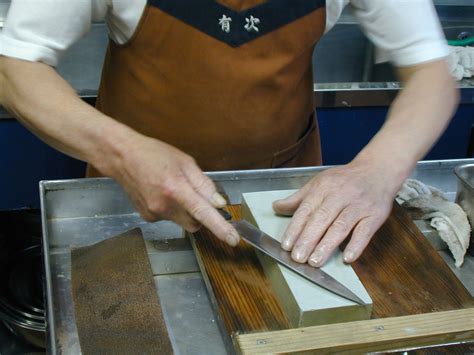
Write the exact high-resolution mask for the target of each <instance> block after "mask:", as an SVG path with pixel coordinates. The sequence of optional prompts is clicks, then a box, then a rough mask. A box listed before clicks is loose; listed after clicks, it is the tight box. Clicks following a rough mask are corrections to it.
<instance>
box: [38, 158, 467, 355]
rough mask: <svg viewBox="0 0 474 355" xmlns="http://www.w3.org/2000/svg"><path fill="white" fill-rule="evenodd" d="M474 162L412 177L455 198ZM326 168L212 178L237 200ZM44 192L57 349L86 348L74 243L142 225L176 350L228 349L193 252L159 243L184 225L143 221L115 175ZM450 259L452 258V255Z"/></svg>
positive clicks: (431, 168) (51, 339)
mask: <svg viewBox="0 0 474 355" xmlns="http://www.w3.org/2000/svg"><path fill="white" fill-rule="evenodd" d="M473 162H474V159H469V160H450V161H429V162H420V163H418V165H417V168H416V171H415V172H414V173H413V175H412V177H414V178H416V179H419V180H421V181H423V182H425V183H427V184H430V185H433V186H436V187H438V188H440V189H442V190H443V191H445V192H448V195H449V196H450V197H451V198H452V199H453V200H454V196H455V193H456V178H455V176H454V174H453V169H454V167H455V166H458V165H461V164H467V163H473ZM326 168H327V167H319V168H298V169H281V170H253V171H238V172H215V173H210V174H209V175H210V176H211V177H212V179H213V180H214V181H216V182H217V183H218V184H219V185H220V186H221V187H222V188H223V189H224V190H225V192H226V193H227V194H228V196H229V198H230V201H231V202H232V203H240V196H241V194H242V193H244V192H251V191H265V190H276V189H294V188H299V187H301V186H302V185H303V184H304V183H305V182H306V181H308V180H309V179H310V178H311V177H312V176H313V175H314V174H315V173H317V172H319V171H321V170H323V169H326ZM40 193H41V207H42V220H43V241H44V243H43V247H44V261H45V270H46V296H47V313H48V351H49V352H50V353H53V354H57V353H79V352H80V346H79V342H78V336H77V329H76V326H75V320H74V310H73V305H72V297H71V270H70V248H71V247H72V246H83V245H89V244H93V243H96V242H98V241H100V240H103V239H106V238H109V237H111V236H113V235H116V234H118V233H122V232H124V231H126V230H129V229H131V228H133V227H137V226H138V227H140V228H141V229H142V231H143V234H144V237H145V239H146V240H147V248H148V253H149V257H150V261H151V264H152V269H153V273H154V275H155V282H156V284H157V287H158V293H159V296H160V299H161V303H162V307H163V312H164V316H165V321H166V323H167V326H168V329H169V333H170V336H171V340H172V343H173V348H174V349H175V351H176V353H181V354H202V353H208V354H211V353H212V354H224V353H226V351H225V346H224V341H223V337H222V336H221V334H220V331H219V328H218V326H217V322H216V321H215V318H214V315H213V312H212V307H211V304H210V301H209V298H208V295H207V292H206V289H205V287H204V283H203V280H202V277H201V274H200V272H199V269H198V267H197V265H196V261H195V258H194V254H193V252H192V251H191V250H179V251H163V250H161V248H156V243H154V242H153V241H155V240H160V239H168V238H181V237H182V230H181V229H180V228H179V227H178V226H176V225H175V224H173V223H171V222H166V221H164V222H158V223H146V222H144V221H143V220H142V219H141V218H140V217H139V216H138V215H137V213H136V212H135V211H134V209H133V206H132V204H131V203H130V201H129V199H128V198H127V196H126V194H125V193H124V192H123V190H122V189H121V188H120V187H119V186H118V185H117V184H116V183H115V182H113V181H112V180H110V179H104V178H102V179H79V180H64V181H43V182H41V183H40ZM419 226H420V228H421V229H422V231H424V232H426V233H430V232H431V231H430V229H429V227H427V226H426V225H424V224H423V223H421V224H419ZM441 253H444V252H441ZM444 256H445V258H446V260H447V261H448V262H449V261H450V258H449V255H447V254H446V255H444ZM451 264H452V263H451ZM464 270H465V271H464ZM458 274H459V275H458V276H460V278H461V280H462V281H463V282H464V283H465V284H466V285H467V286H468V285H471V286H472V288H473V289H474V280H473V276H470V275H474V263H473V262H472V261H471V260H468V261H467V262H466V266H465V267H464V269H463V272H458ZM466 275H467V276H466ZM463 278H464V280H463ZM468 288H469V286H468ZM471 292H472V291H471Z"/></svg>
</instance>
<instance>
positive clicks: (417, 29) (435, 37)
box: [351, 0, 449, 67]
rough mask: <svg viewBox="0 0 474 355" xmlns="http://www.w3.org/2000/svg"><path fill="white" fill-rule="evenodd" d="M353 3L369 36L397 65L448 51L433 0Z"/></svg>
mask: <svg viewBox="0 0 474 355" xmlns="http://www.w3.org/2000/svg"><path fill="white" fill-rule="evenodd" d="M351 5H352V7H353V9H354V15H355V17H356V18H357V20H358V21H359V22H360V24H361V26H362V29H363V31H364V32H365V34H366V35H367V37H368V38H369V39H370V40H371V41H372V42H373V43H374V45H375V46H376V47H377V48H378V49H379V50H381V51H383V52H384V53H386V55H387V57H388V59H389V60H390V61H391V62H392V63H393V64H394V65H395V66H398V67H404V66H411V65H416V64H420V63H423V62H429V61H433V60H436V59H440V58H444V57H447V56H448V55H449V48H448V45H447V42H446V38H445V37H444V34H443V31H442V29H441V25H440V23H439V20H438V16H437V14H436V10H435V8H434V6H433V3H432V1H431V0H383V1H382V0H351Z"/></svg>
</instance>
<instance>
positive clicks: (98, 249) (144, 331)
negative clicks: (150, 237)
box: [71, 229, 173, 354]
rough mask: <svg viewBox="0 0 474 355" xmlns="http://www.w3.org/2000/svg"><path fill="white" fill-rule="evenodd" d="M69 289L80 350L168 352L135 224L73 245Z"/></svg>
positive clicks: (140, 239)
mask: <svg viewBox="0 0 474 355" xmlns="http://www.w3.org/2000/svg"><path fill="white" fill-rule="evenodd" d="M71 269H72V294H73V301H74V310H75V317H76V324H77V329H78V333H79V340H80V344H81V350H82V353H83V354H95V353H114V354H115V353H128V354H132V353H135V354H136V353H147V354H150V353H156V354H171V353H172V352H173V351H172V347H171V343H170V340H169V338H168V332H167V330H166V326H165V323H164V319H163V314H162V310H161V307H160V302H159V299H158V293H157V291H156V288H155V284H154V282H153V274H152V271H151V266H150V262H149V260H148V255H147V252H146V248H145V243H144V240H143V237H142V234H141V231H140V230H139V229H133V230H131V231H129V232H126V233H124V234H121V235H119V236H116V237H113V238H110V239H108V240H105V241H102V242H100V243H97V244H95V245H91V246H87V247H82V248H78V249H75V250H72V252H71Z"/></svg>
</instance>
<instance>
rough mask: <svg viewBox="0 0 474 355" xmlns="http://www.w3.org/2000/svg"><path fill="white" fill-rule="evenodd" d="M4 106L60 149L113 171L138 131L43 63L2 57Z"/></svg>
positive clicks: (0, 72)
mask: <svg viewBox="0 0 474 355" xmlns="http://www.w3.org/2000/svg"><path fill="white" fill-rule="evenodd" d="M0 83H1V85H0V104H1V105H2V106H4V107H5V108H6V109H7V110H8V111H10V112H11V113H12V114H13V115H14V116H15V117H16V118H17V119H18V120H19V121H20V122H21V123H22V124H23V125H25V126H26V127H27V128H29V129H30V130H31V131H33V132H34V133H35V134H36V135H38V136H39V137H40V138H41V139H43V140H44V141H45V142H46V143H48V144H49V145H51V146H53V147H55V148H56V149H58V150H60V151H62V152H64V153H66V154H68V155H71V156H74V157H76V158H78V159H81V160H84V161H88V162H90V163H92V164H94V165H95V166H96V167H98V168H99V169H100V170H101V171H102V172H103V173H104V174H108V172H109V170H111V166H112V165H113V164H114V160H119V159H120V156H121V154H122V153H121V152H122V150H125V149H126V148H125V147H126V145H127V142H129V141H130V140H131V139H132V138H133V137H136V136H137V135H138V133H136V132H134V131H133V130H131V129H130V128H128V127H126V126H124V125H122V124H120V123H118V122H117V121H115V120H113V119H112V118H110V117H108V116H106V115H104V114H102V113H100V112H99V111H98V110H96V109H95V108H93V107H91V106H90V105H88V104H87V103H85V102H83V101H82V100H81V99H80V98H79V97H78V96H77V94H76V93H75V92H74V90H73V89H72V88H71V87H70V85H69V84H68V83H67V82H66V81H65V80H63V79H62V78H61V77H60V76H59V75H58V74H57V73H56V71H55V70H54V69H53V68H51V67H49V66H47V65H45V64H42V63H31V62H26V61H21V60H16V59H11V58H7V57H0Z"/></svg>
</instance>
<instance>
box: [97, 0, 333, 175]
mask: <svg viewBox="0 0 474 355" xmlns="http://www.w3.org/2000/svg"><path fill="white" fill-rule="evenodd" d="M324 6H325V1H324V0H267V1H264V0H260V1H259V0H241V1H239V0H220V1H215V0H194V1H189V0H149V1H148V4H147V6H146V7H145V10H144V13H143V15H142V18H141V20H140V23H139V25H138V27H137V30H136V31H135V34H134V35H133V37H132V38H131V39H130V40H129V41H128V42H127V43H126V44H124V45H118V44H116V43H114V42H113V41H110V43H109V47H108V50H107V55H106V58H105V63H104V68H103V74H102V81H101V85H100V89H99V95H98V100H97V108H98V109H99V110H100V111H102V112H103V113H105V114H107V115H109V116H111V117H113V118H115V119H116V120H118V121H120V122H122V123H124V124H126V125H128V126H130V127H132V128H133V129H135V130H137V131H138V132H140V133H142V134H144V135H146V136H150V137H154V138H157V139H159V140H162V141H164V142H166V143H168V144H171V145H173V146H175V147H177V148H178V149H180V150H182V151H184V152H186V153H187V154H189V155H191V156H192V157H194V159H195V160H196V161H197V163H198V165H199V166H200V167H201V169H203V170H205V171H211V170H240V169H255V168H273V167H283V166H312V165H319V164H321V153H320V143H319V132H318V127H317V123H316V122H317V121H316V119H315V115H314V103H313V76H312V54H313V50H314V46H315V45H316V43H317V41H318V40H319V39H320V37H321V36H322V34H323V32H324V29H325V24H326V13H325V7H324ZM88 175H89V176H97V175H100V174H99V173H98V172H97V171H96V170H95V169H94V168H93V167H89V171H88Z"/></svg>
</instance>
